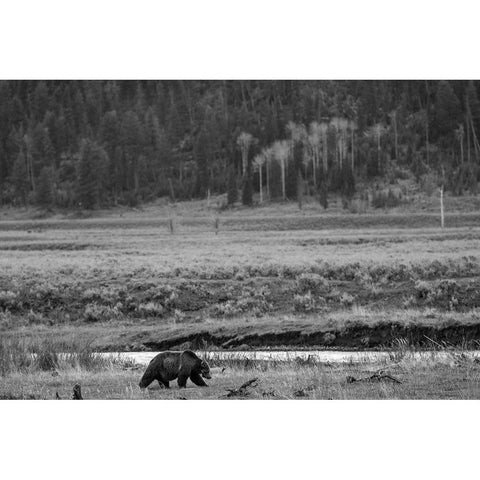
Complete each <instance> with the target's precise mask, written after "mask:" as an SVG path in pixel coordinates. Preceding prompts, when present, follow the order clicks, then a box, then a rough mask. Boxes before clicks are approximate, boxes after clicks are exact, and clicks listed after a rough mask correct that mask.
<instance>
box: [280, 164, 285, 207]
mask: <svg viewBox="0 0 480 480" xmlns="http://www.w3.org/2000/svg"><path fill="white" fill-rule="evenodd" d="M281 166H282V198H283V200H285V198H286V196H285V160H282V165H281Z"/></svg>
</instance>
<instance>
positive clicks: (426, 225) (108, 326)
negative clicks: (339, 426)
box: [0, 202, 480, 398]
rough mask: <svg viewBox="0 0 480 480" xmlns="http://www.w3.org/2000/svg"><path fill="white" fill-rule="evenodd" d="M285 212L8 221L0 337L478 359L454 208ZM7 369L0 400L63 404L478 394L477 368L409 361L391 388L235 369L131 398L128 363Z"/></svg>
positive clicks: (476, 219)
mask: <svg viewBox="0 0 480 480" xmlns="http://www.w3.org/2000/svg"><path fill="white" fill-rule="evenodd" d="M464 206H465V205H463V207H464ZM295 208H296V207H295V206H292V205H289V204H287V205H284V206H266V207H262V208H258V209H253V210H252V209H250V210H244V209H235V210H233V211H228V212H221V213H219V212H216V211H215V210H209V209H208V208H207V206H206V205H204V204H203V205H201V204H198V203H193V204H192V205H190V204H188V202H187V204H180V205H178V206H176V207H175V208H173V207H168V206H165V205H163V206H157V207H149V208H146V209H144V210H143V211H141V212H134V211H121V212H117V213H115V212H108V213H104V212H96V213H97V215H96V216H90V217H89V218H73V215H72V214H68V215H55V216H53V217H52V218H45V219H38V218H37V219H35V218H32V215H30V216H27V215H26V214H25V215H24V217H22V218H20V217H21V216H20V215H19V214H18V212H17V213H15V214H11V215H7V216H5V215H4V218H5V220H4V221H2V222H0V335H1V337H2V338H3V339H4V340H8V341H15V342H16V341H20V342H22V341H23V342H27V343H32V342H33V343H35V342H42V344H50V345H56V347H55V348H56V349H57V350H60V351H64V349H63V350H62V348H61V346H62V345H72V344H75V345H76V344H78V343H79V342H80V343H83V344H88V345H89V349H91V350H96V351H116V350H118V351H136V350H137V351H138V350H163V349H184V348H192V349H207V348H208V349H212V350H215V349H239V350H248V349H258V348H261V349H265V348H276V349H290V348H293V349H299V348H315V347H318V348H325V349H329V348H333V349H360V350H365V349H385V348H387V349H388V348H393V349H394V348H395V345H397V344H398V340H399V339H401V340H402V341H404V342H406V344H407V345H410V346H412V347H414V348H420V349H422V348H423V349H430V348H437V347H438V346H439V345H440V346H443V347H446V348H453V347H455V348H460V349H463V348H476V349H478V348H479V346H480V343H479V341H480V309H479V307H480V258H479V246H480V214H478V213H476V212H475V211H474V209H473V210H468V209H465V208H462V209H459V211H456V212H455V211H454V209H453V208H450V213H449V216H447V221H446V224H447V227H448V228H445V229H443V230H442V229H440V228H438V226H435V225H438V216H437V215H436V214H435V213H434V212H433V211H430V210H429V209H428V208H426V210H425V212H423V213H418V214H413V213H412V212H409V211H406V210H405V211H396V212H381V213H378V212H377V213H376V214H373V213H368V214H365V215H352V214H350V213H342V212H341V211H338V209H337V210H335V209H333V212H334V213H332V212H329V213H324V212H323V211H321V210H319V208H318V206H315V205H312V204H309V205H307V206H306V208H305V209H304V210H303V211H302V212H298V210H295ZM172 211H173V213H172ZM77 216H78V215H77ZM217 216H218V218H219V229H218V230H216V229H215V218H216V217H217ZM171 219H172V222H170V220H171ZM171 226H173V230H172V229H171V228H170V227H171ZM42 348H43V347H42ZM77 350H78V349H77ZM75 351H76V350H75ZM393 351H394V350H393ZM77 353H78V352H77ZM75 355H76V353H75ZM75 355H74V356H73V357H72V358H74V357H75ZM87 357H88V355H87ZM5 358H6V357H4V358H3V360H2V362H0V363H2V371H3V373H2V379H1V380H2V381H1V389H2V390H1V392H0V395H2V396H3V397H4V398H28V397H29V396H33V397H35V398H54V397H55V393H56V392H58V393H59V395H60V396H61V397H62V398H63V397H66V396H67V395H68V394H69V391H70V390H71V388H72V386H73V384H74V383H75V382H80V383H81V384H82V388H83V391H84V394H85V397H87V398H178V397H179V396H182V397H186V398H218V397H220V396H222V395H224V394H225V392H226V389H228V388H234V387H239V386H240V385H241V384H242V383H243V382H244V381H246V380H248V379H250V378H252V377H258V378H259V382H258V386H257V387H255V388H252V389H251V394H250V395H249V396H248V398H267V397H268V396H269V395H270V393H272V392H274V395H273V394H272V395H270V396H271V397H272V398H478V387H479V385H478V365H477V364H474V363H473V362H471V363H469V364H465V363H463V364H457V363H455V362H453V363H452V365H444V364H442V365H436V364H434V363H433V362H431V361H430V362H423V363H422V362H420V363H418V362H408V361H405V362H403V364H402V365H395V366H393V367H392V368H393V370H391V372H392V374H393V375H395V376H396V377H398V378H399V379H400V380H401V381H402V383H401V384H393V383H390V382H385V381H381V382H366V381H365V382H364V381H362V382H354V383H352V384H348V383H347V382H346V377H347V376H354V377H363V376H365V375H367V376H368V374H369V373H371V372H372V371H373V370H375V369H377V368H378V366H377V365H375V366H373V365H370V366H369V365H353V364H352V365H351V366H348V367H345V366H333V365H330V366H329V365H292V364H283V365H278V364H277V365H271V364H270V365H257V366H256V367H255V368H254V371H250V368H245V366H241V365H231V366H229V367H228V368H227V370H225V371H224V372H223V373H221V370H216V373H215V377H214V381H213V382H212V386H211V387H210V388H208V389H198V388H188V389H187V390H185V391H182V392H179V391H178V390H175V389H172V390H171V391H163V390H159V389H152V390H151V391H148V392H143V393H142V392H141V391H140V390H139V389H138V388H137V384H138V377H139V376H140V372H139V371H137V370H132V369H131V368H130V367H128V368H127V367H125V365H120V364H109V365H105V364H102V365H101V366H100V368H96V367H95V368H91V367H85V365H83V364H82V362H83V360H82V361H80V363H78V362H76V361H73V360H72V361H70V363H68V364H63V365H60V366H58V368H57V367H55V368H56V371H58V373H59V375H58V376H52V375H51V371H50V370H47V371H44V370H43V369H40V370H38V368H37V369H35V368H33V370H32V368H30V369H29V368H27V369H25V368H23V369H22V368H20V369H18V368H16V369H13V370H12V369H10V370H9V369H7V368H6V367H5V362H6V360H5ZM27 363H28V362H27ZM94 363H95V362H94ZM215 368H220V366H216V367H215ZM7 370H8V371H7ZM312 385H313V386H312ZM310 387H311V388H310ZM303 388H307V390H306V392H305V394H306V395H305V397H296V396H295V392H296V391H299V390H302V389H303ZM269 392H270V393H269Z"/></svg>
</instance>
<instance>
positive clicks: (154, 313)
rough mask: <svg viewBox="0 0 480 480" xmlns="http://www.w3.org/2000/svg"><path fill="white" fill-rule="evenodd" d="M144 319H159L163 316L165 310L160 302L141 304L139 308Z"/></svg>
mask: <svg viewBox="0 0 480 480" xmlns="http://www.w3.org/2000/svg"><path fill="white" fill-rule="evenodd" d="M137 310H138V312H139V313H140V314H141V315H142V316H143V317H159V316H162V315H163V313H164V311H165V308H164V307H163V306H162V305H161V304H160V303H158V302H147V303H141V304H140V305H138V308H137Z"/></svg>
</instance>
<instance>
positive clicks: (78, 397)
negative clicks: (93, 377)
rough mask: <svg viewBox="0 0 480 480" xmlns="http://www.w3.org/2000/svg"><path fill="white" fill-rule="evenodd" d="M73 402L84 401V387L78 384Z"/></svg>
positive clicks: (74, 389) (74, 390)
mask: <svg viewBox="0 0 480 480" xmlns="http://www.w3.org/2000/svg"><path fill="white" fill-rule="evenodd" d="M72 400H83V397H82V387H80V384H78V383H77V384H76V385H75V386H74V387H73V394H72Z"/></svg>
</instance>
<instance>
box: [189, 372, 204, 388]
mask: <svg viewBox="0 0 480 480" xmlns="http://www.w3.org/2000/svg"><path fill="white" fill-rule="evenodd" d="M190 380H191V381H192V382H193V383H194V384H195V385H198V386H199V387H208V385H207V384H206V383H205V382H204V381H203V378H202V377H201V376H200V374H199V373H192V374H191V375H190Z"/></svg>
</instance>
